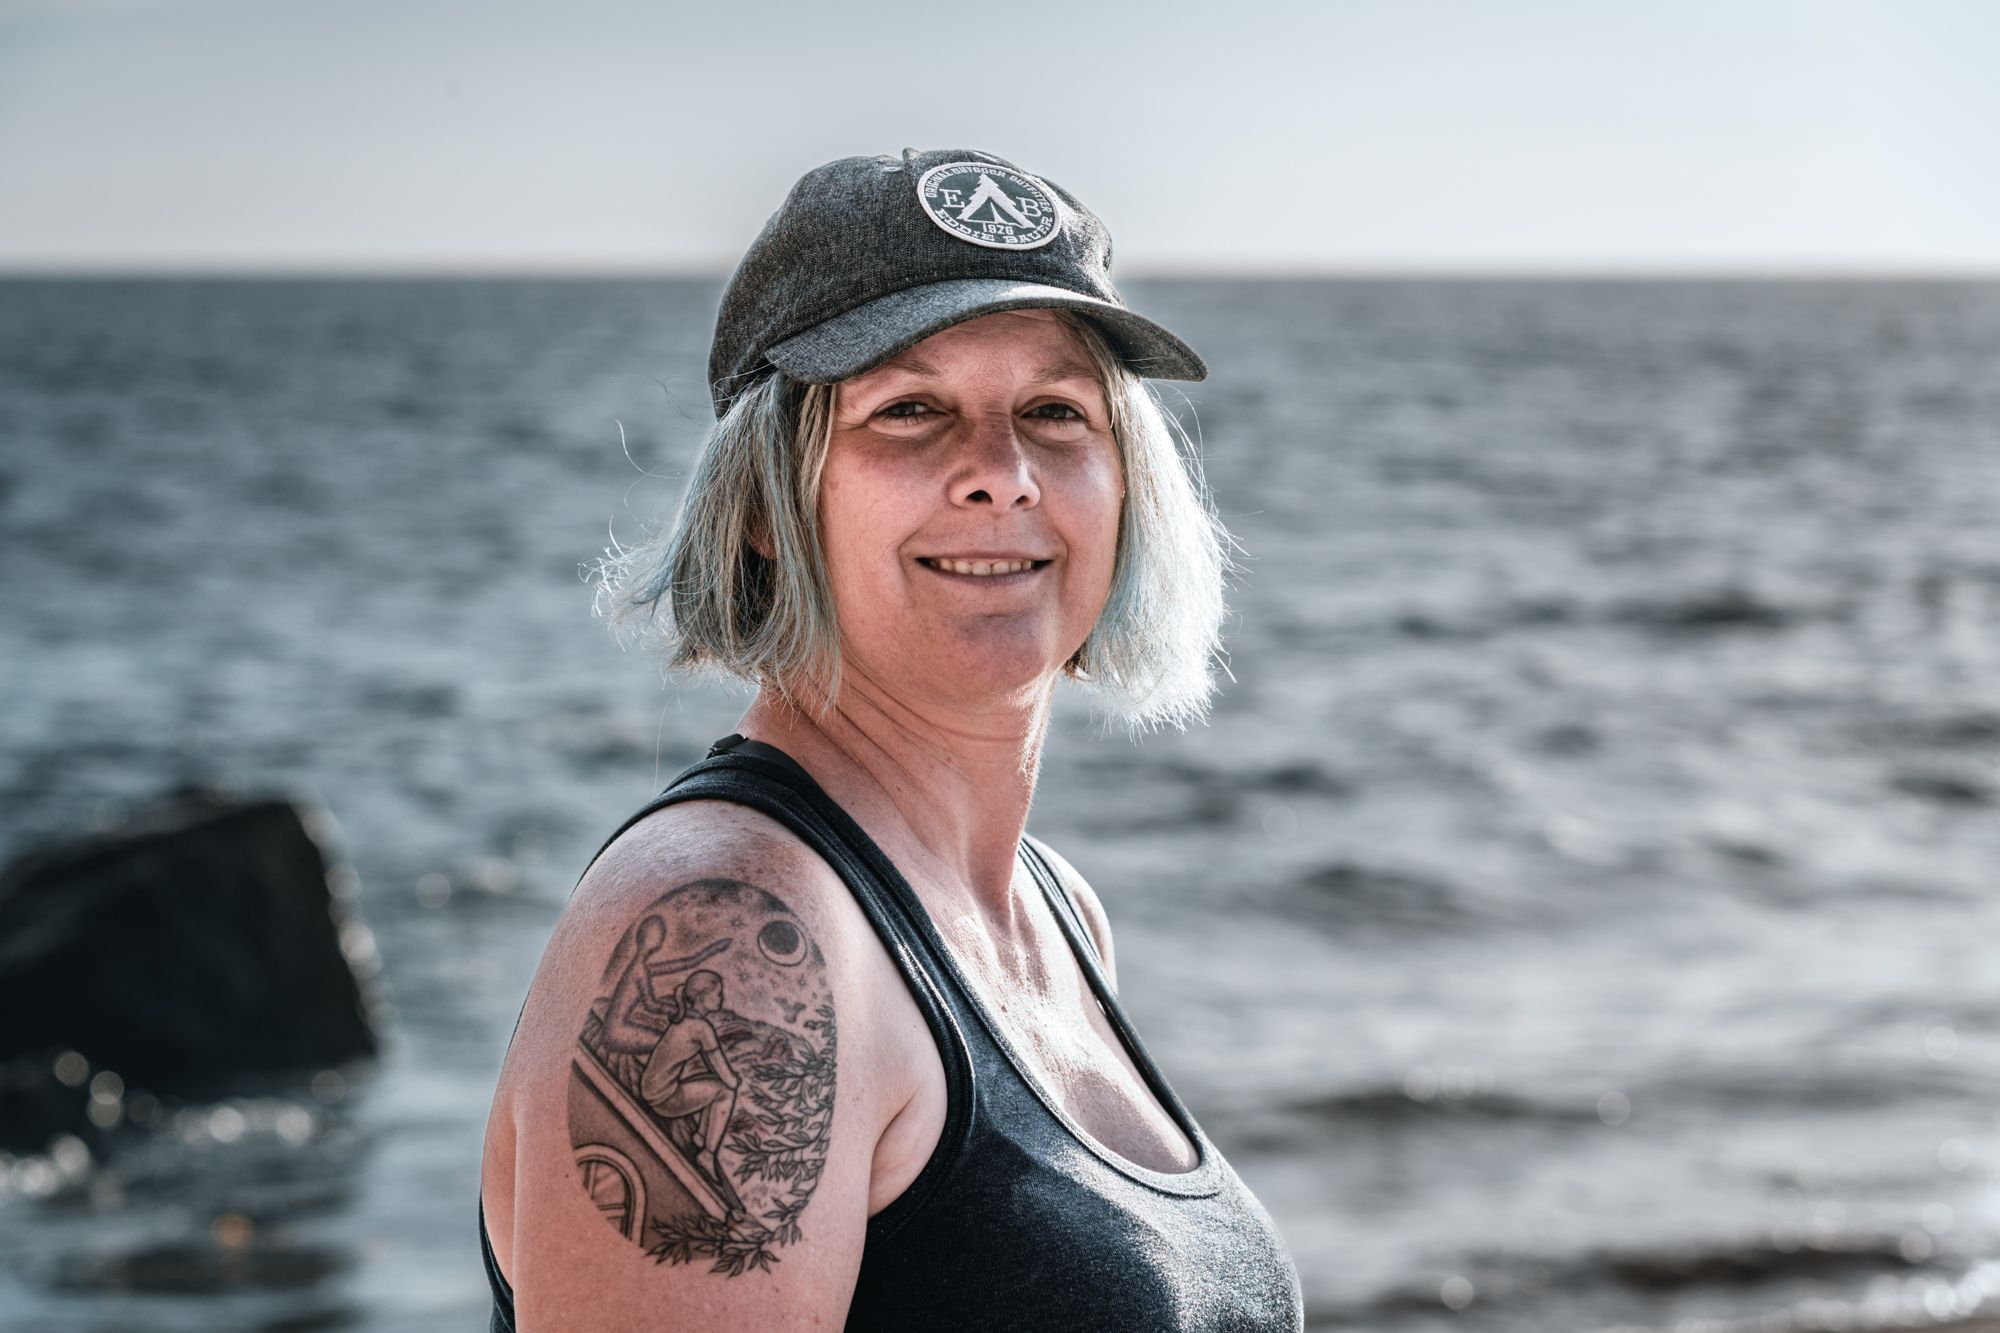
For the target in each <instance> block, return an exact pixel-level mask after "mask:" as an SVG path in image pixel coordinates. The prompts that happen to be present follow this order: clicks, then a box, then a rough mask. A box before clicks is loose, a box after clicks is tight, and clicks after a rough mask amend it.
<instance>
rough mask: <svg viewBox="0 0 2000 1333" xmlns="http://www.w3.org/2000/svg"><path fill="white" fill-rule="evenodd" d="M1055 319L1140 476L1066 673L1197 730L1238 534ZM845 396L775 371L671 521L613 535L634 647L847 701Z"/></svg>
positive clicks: (620, 610) (609, 611)
mask: <svg viewBox="0 0 2000 1333" xmlns="http://www.w3.org/2000/svg"><path fill="white" fill-rule="evenodd" d="M1054 313H1055V314H1056V316H1057V318H1058V320H1060V322H1061V323H1062V324H1063V325H1064V326H1065V327H1066V328H1067V329H1068V330H1069V332H1070V333H1071V334H1072V335H1073V336H1074V337H1075V338H1076V339H1077V341H1078V343H1079V344H1080V345H1081V347H1082V348H1083V350H1084V351H1085V352H1086V353H1087V354H1088V355H1089V357H1090V360H1091V362H1092V364H1093V365H1094V366H1095V368H1096V370H1097V375H1098V379H1099V382H1100V383H1101V384H1102V386H1103V389H1104V398H1105V403H1106V406H1107V408H1108V410H1109V413H1110V426H1111V434H1112V437H1113V439H1114V440H1115V441H1116V442H1117V445H1118V453H1119V459H1120V462H1121V464H1122V465H1123V468H1124V474H1125V507H1124V511H1123V514H1122V515H1121V517H1120V520H1119V529H1118V551H1117V556H1116V560H1115V563H1114V567H1113V570H1112V576H1111V590H1110V594H1109V596H1108V597H1107V598H1106V600H1105V604H1104V610H1103V612H1102V613H1101V614H1100V615H1099V616H1098V619H1097V623H1096V625H1095V626H1094V627H1093V628H1092V629H1091V632H1090V635H1089V637H1088V638H1087V639H1085V640H1084V643H1083V646H1082V647H1081V648H1079V649H1078V650H1077V652H1076V654H1075V656H1073V657H1072V658H1071V659H1070V661H1069V662H1068V663H1067V664H1066V668H1065V669H1066V673H1067V674H1068V675H1069V676H1070V677H1071V678H1072V679H1074V680H1077V681H1079V682H1080V683H1082V684H1084V685H1085V686H1087V687H1089V688H1091V689H1092V690H1093V692H1094V693H1096V694H1097V695H1098V703H1099V705H1100V707H1102V708H1103V709H1104V711H1105V712H1107V713H1108V714H1110V715H1111V716H1112V717H1114V718H1117V719H1119V720H1122V721H1124V722H1125V723H1127V724H1128V725H1129V726H1130V727H1131V728H1132V729H1133V730H1135V731H1136V730H1142V729H1145V728H1149V727H1154V726H1159V725H1162V724H1165V725H1169V726H1175V727H1185V726H1186V725H1187V724H1188V723H1189V722H1193V721H1199V720H1201V719H1202V718H1203V717H1205V716H1206V714H1207V712H1208V701H1209V697H1210V695H1211V694H1212V693H1213V692H1214V688H1215V682H1214V673H1213V666H1214V662H1215V659H1216V658H1217V656H1218V655H1219V653H1220V651H1221V632H1222V618H1223V613H1224V605H1223V585H1224V581H1225V580H1226V578H1227V577H1228V575H1229V573H1230V572H1231V570H1232V569H1233V563H1232V561H1231V559H1230V547H1231V545H1232V541H1231V538H1230V536H1229V534H1228V532H1227V531H1226V530H1225V529H1224V528H1223V526H1222V523H1221V521H1220V520H1219V519H1218V518H1217V517H1216V514H1215V508H1214V504H1213V502H1212V501H1211V499H1210V497H1209V494H1208V489H1207V487H1206V485H1205V484H1204V483H1203V480H1202V476H1201V464H1200V460H1199V458H1198V457H1197V456H1196V454H1195V451H1194V449H1193V446H1192V445H1191V444H1189V443H1188V440H1187V436H1186V434H1185V433H1184V432H1183V431H1182V430H1181V429H1180V426H1179V423H1178V422H1175V421H1174V420H1173V418H1172V417H1171V416H1169V415H1168V413H1167V412H1166V411H1165V409H1163V408H1162V407H1161V405H1160V402H1159V399H1158V398H1156V397H1155V396H1154V393H1153V390H1152V388H1151V386H1149V385H1148V384H1147V383H1146V381H1145V380H1143V379H1141V378H1140V377H1139V376H1138V375H1136V374H1134V373H1133V372H1132V371H1131V370H1130V369H1128V368H1127V367H1126V366H1125V364H1124V362H1123V361H1121V360H1120V359H1119V357H1118V354H1117V353H1116V352H1115V351H1113V350H1112V348H1111V346H1110V344H1109V343H1108V342H1106V340H1105V338H1104V335H1103V334H1102V333H1100V332H1099V331H1098V329H1097V326H1096V325H1094V324H1091V323H1090V322H1089V321H1088V320H1086V319H1084V318H1082V317H1079V316H1077V315H1073V314H1071V313H1070V312H1068V311H1065V310H1057V311H1055V312H1054ZM834 392H835V386H833V385H828V384H802V383H799V382H797V381H795V380H791V379H789V378H787V377H786V376H785V375H784V374H783V373H782V372H778V371H773V372H771V373H770V374H769V375H767V376H766V377H765V378H764V379H763V380H761V381H760V382H759V383H757V384H756V385H754V386H752V387H751V388H748V389H746V390H744V391H743V392H742V393H740V394H739V395H738V396H737V398H736V399H735V401H734V402H733V403H732V404H731V405H730V408H729V411H728V412H727V413H726V414H725V415H724V416H723V418H722V419H721V420H720V421H718V422H717V423H716V424H715V426H714V428H713V429H712V430H711V431H710V432H709V435H708V439H707V440H706V441H705V442H704V444H703V446H702V449H701V453H700V456H699V457H698V458H697V459H696V462H695V466H694V472H693V475H692V476H691V477H689V479H688V485H687V491H686V494H685V495H684V496H683V497H682V500H681V504H680V510H679V513H678V514H677V515H676V517H675V519H674V522H673V525H672V526H671V527H670V528H669V529H668V530H667V531H666V532H665V533H664V534H653V535H651V536H650V537H649V538H648V540H646V541H645V542H642V543H641V544H640V545H638V546H634V547H625V546H621V545H619V544H618V543H617V541H616V539H615V538H614V540H613V544H612V545H611V547H609V548H608V549H607V550H606V551H605V553H604V558H603V559H601V560H599V561H597V562H596V564H595V566H594V572H595V573H596V575H597V588H596V592H595V597H594V607H595V610H596V612H597V614H598V615H600V616H604V617H606V618H607V619H609V621H610V622H611V627H612V630H613V632H614V633H615V634H617V635H618V637H619V639H620V641H621V642H623V643H625V644H627V645H637V646H642V647H649V648H656V649H660V650H663V651H664V656H665V666H666V669H667V670H670V671H676V670H677V671H715V672H720V673H722V674H725V675H728V676H733V677H736V678H738V679H741V680H744V681H748V682H750V683H752V684H755V685H759V686H765V687H769V688H772V689H775V690H777V691H779V692H780V693H782V694H784V695H786V696H787V697H789V698H792V699H794V700H797V699H798V698H799V697H800V696H801V695H802V694H803V695H806V696H808V697H816V698H817V699H819V700H821V701H822V702H823V703H825V704H830V703H831V701H832V700H833V698H834V696H835V694H836V692H837V691H838V689H839V682H840V634H839V626H838V625H837V623H836V621H835V616H834V606H833V592H832V589H831V588H830V587H829V586H828V584H827V579H826V558H825V552H824V550H823V548H822V546H821V544H820V532H819V522H818V515H819V489H820V475H821V472H822V470H823V468H824V467H825V463H826V451H827V444H828V440H829V439H830V437H831V434H832V429H833V403H834ZM802 687H803V688H802Z"/></svg>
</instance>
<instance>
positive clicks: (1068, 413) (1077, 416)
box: [1028, 403, 1089, 421]
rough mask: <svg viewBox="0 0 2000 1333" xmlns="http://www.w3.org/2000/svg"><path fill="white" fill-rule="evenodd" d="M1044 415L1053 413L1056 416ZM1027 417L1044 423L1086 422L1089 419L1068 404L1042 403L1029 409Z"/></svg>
mask: <svg viewBox="0 0 2000 1333" xmlns="http://www.w3.org/2000/svg"><path fill="white" fill-rule="evenodd" d="M1045 413H1055V414H1058V415H1044V414H1045ZM1028 415H1029V416H1031V417H1033V416H1039V417H1041V418H1042V420H1044V421H1086V420H1088V419H1089V418H1087V417H1085V416H1084V415H1083V413H1081V412H1079V411H1077V410H1076V409H1075V408H1074V407H1071V406H1070V405H1069V404H1068V403H1042V404H1040V405H1039V406H1036V407H1031V408H1029V409H1028Z"/></svg>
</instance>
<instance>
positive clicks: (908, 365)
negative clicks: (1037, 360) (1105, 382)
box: [881, 350, 1097, 384]
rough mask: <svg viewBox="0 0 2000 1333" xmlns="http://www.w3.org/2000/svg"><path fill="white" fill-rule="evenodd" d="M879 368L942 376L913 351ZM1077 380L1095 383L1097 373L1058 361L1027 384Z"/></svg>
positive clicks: (936, 376) (932, 376)
mask: <svg viewBox="0 0 2000 1333" xmlns="http://www.w3.org/2000/svg"><path fill="white" fill-rule="evenodd" d="M881 368H882V369H884V370H890V369H894V370H905V371H908V372H909V373H910V374H912V375H928V376H929V377H930V378H932V379H938V378H940V377H941V376H942V375H943V374H944V372H943V371H941V370H939V369H938V368H937V367H936V366H935V365H934V364H932V363H931V362H929V361H926V360H924V358H923V357H921V356H918V355H917V353H916V352H915V351H914V350H912V351H907V352H903V353H901V354H900V355H897V356H892V357H890V358H889V359H888V360H887V361H884V362H883V363H882V367H881ZM1078 379H1081V380H1090V381H1092V382H1095V381H1096V379H1097V371H1096V370H1095V369H1093V368H1092V367H1090V366H1087V365H1084V364H1083V363H1082V362H1081V361H1058V362H1056V363H1055V364H1054V365H1052V366H1049V367H1047V368H1045V369H1043V370H1041V371H1039V372H1037V373H1036V374H1035V375H1034V376H1033V377H1031V378H1030V379H1029V381H1028V382H1029V383H1030V384H1056V383H1059V382H1061V381H1063V380H1078Z"/></svg>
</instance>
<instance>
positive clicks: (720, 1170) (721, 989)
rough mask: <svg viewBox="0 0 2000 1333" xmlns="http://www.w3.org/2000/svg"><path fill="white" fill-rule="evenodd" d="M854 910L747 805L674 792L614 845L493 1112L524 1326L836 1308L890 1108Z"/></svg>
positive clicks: (570, 920)
mask: <svg viewBox="0 0 2000 1333" xmlns="http://www.w3.org/2000/svg"><path fill="white" fill-rule="evenodd" d="M857 922H860V916H859V912H858V909H856V908H855V907H854V905H853V902H852V899H851V897H850V896H849V895H848V894H847V892H846V890H845V886H844V885H842V884H841V882H840V881H839V879H838V877H837V876H835V875H834V874H833V872H832V870H831V869H830V868H829V867H828V866H827V865H826V864H825V863H824V862H823V861H821V860H820V858H819V857H817V856H816V855H814V854H813V853H812V852H811V851H810V850H809V849H807V848H806V847H805V846H803V845H802V844H801V843H800V842H799V841H798V840H797V839H796V838H795V837H793V836H792V835H791V834H790V833H789V832H788V831H787V830H785V829H784V828H783V827H782V826H780V825H779V824H777V823H776V822H774V821H772V820H769V819H767V818H766V817H764V816H762V815H759V814H757V813H755V812H754V811H751V810H748V809H745V808H743V807H740V806H734V805H728V804H724V803H720V802H710V801H691V802H688V803H686V804H683V805H678V806H671V807H668V808H666V809H664V810H661V811H658V812H655V813H654V814H652V815H649V816H648V817H647V818H646V819H644V820H641V821H640V822H639V823H637V824H635V825H634V826H633V827H632V828H630V829H628V830H626V831H625V832H624V833H623V834H621V835H620V836H619V837H618V838H617V839H616V840H615V841H614V842H613V843H612V844H611V846H609V847H608V848H606V849H605V851H604V853H603V855H602V856H600V857H599V858H598V859H597V861H596V862H595V864H593V865H592V867H591V868H590V870H589V872H588V873H587V874H586V875H585V876H584V878H583V880H582V882H581V883H580V884H579V885H578V886H577V890H576V893H575V894H574V895H573V896H572V898H571V900H570V903H569V905H568V906H567V907H566V909H565V910H564V912H563V913H562V916H561V917H560V918H559V920H558V921H557V923H556V927H555V930H554V933H553V935H552V937H551V939H550V942H549V945H548V948H547V950H546V951H545V953H544V954H543V957H542V961H541V965H540V967H539V968H538V970H537V972H536V975H535V979H534V981H533V983H532V986H531V989H530V992H529V997H528V1002H527V1005H526V1007H525V1008H524V1009H523V1011H522V1015H521V1022H520V1026H519V1028H518V1029H517V1031H516V1033H515V1037H514V1041H513V1044H512V1046H511V1048H510V1049H509V1052H508V1056H507V1062H506V1066H505V1068H504V1069H503V1071H502V1074H501V1079H500V1088H499V1092H498V1094H497V1095H496V1097H495V1100H494V1110H493V1115H492V1117H491V1119H490V1121H489V1124H488V1129H487V1143H486V1158H485V1169H484V1172H483V1180H482V1197H483V1199H484V1205H485V1210H486V1218H487V1225H488V1232H489V1235H491V1236H492V1238H493V1244H494V1250H495V1253H496V1256H497V1257H498V1258H499V1259H500V1262H501V1267H502V1270H503V1272H505V1273H506V1275H507V1276H508V1278H509V1279H510V1281H511V1282H512V1284H513V1287H514V1291H515V1305H516V1310H517V1314H518V1318H519V1321H520V1324H521V1326H522V1327H524V1328H542V1327H562V1328H598V1327H606V1328H609V1327H612V1326H614V1325H615V1326H620V1327H630V1326H635V1325H645V1326H651V1325H655V1324H663V1323H664V1324H674V1325H680V1324H682V1323H685V1324H688V1325H690V1326H693V1325H696V1324H699V1325H700V1326H702V1327H709V1326H715V1327H722V1326H725V1325H730V1326H733V1325H735V1324H738V1323H740V1324H742V1325H743V1326H746V1327H785V1328H818V1327H822V1326H823V1327H826V1328H837V1327H839V1326H840V1325H841V1323H842V1322H843V1320H844V1318H845V1313H846V1310H847V1306H848V1302H849V1300H850V1299H851V1296H852V1291H853V1284H854V1279H855V1275H856V1274H857V1272H858V1271H859V1267H860V1258H861V1245H862V1240H863V1237H864V1233H865V1229H866V1225H867V1209H868V1195H869V1177H870V1162H871V1159H872V1157H873V1155H874V1150H875V1145H876V1141H877V1139H878V1138H879V1137H880V1133H881V1121H882V1118H883V1116H884V1114H885V1112H884V1111H883V1109H882V1107H881V1105H880V1101H881V1098H880V1093H879V1080H876V1079H872V1078H870V1077H869V1073H868V1069H867V1056H866V1054H865V1053H866V1051H867V1050H868V1048H869V1042H868V1040H867V1035H868V1034H867V1028H868V1023H869V1019H868V1014H869V1005H868V1004H867V1003H866V1000H865V997H866V995H867V993H868V985H867V982H866V976H867V972H866V969H867V967H868V960H867V959H866V957H865V956H863V951H862V950H860V949H859V948H857V947H856V943H857V941H856V939H855V936H854V931H855V929H856V926H857ZM860 928H861V929H863V930H865V929H866V926H865V922H862V923H860ZM857 1018H858V1019H859V1028H860V1031H859V1032H858V1033H857V1032H856V1031H855V1030H854V1028H855V1026H856V1024H855V1022H854V1020H855V1019H857ZM857 1036H859V1037H860V1038H861V1040H860V1041H859V1043H858V1045H859V1048H860V1050H861V1051H862V1052H863V1055H862V1056H861V1058H860V1059H859V1060H858V1061H857V1060H856V1059H855V1058H854V1057H853V1055H852V1054H851V1049H852V1048H853V1047H855V1046H856V1045H857V1043H856V1041H855V1038H856V1037H857ZM857 1072H858V1074H859V1076H858V1077H856V1076H854V1075H855V1074H856V1073H857Z"/></svg>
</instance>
